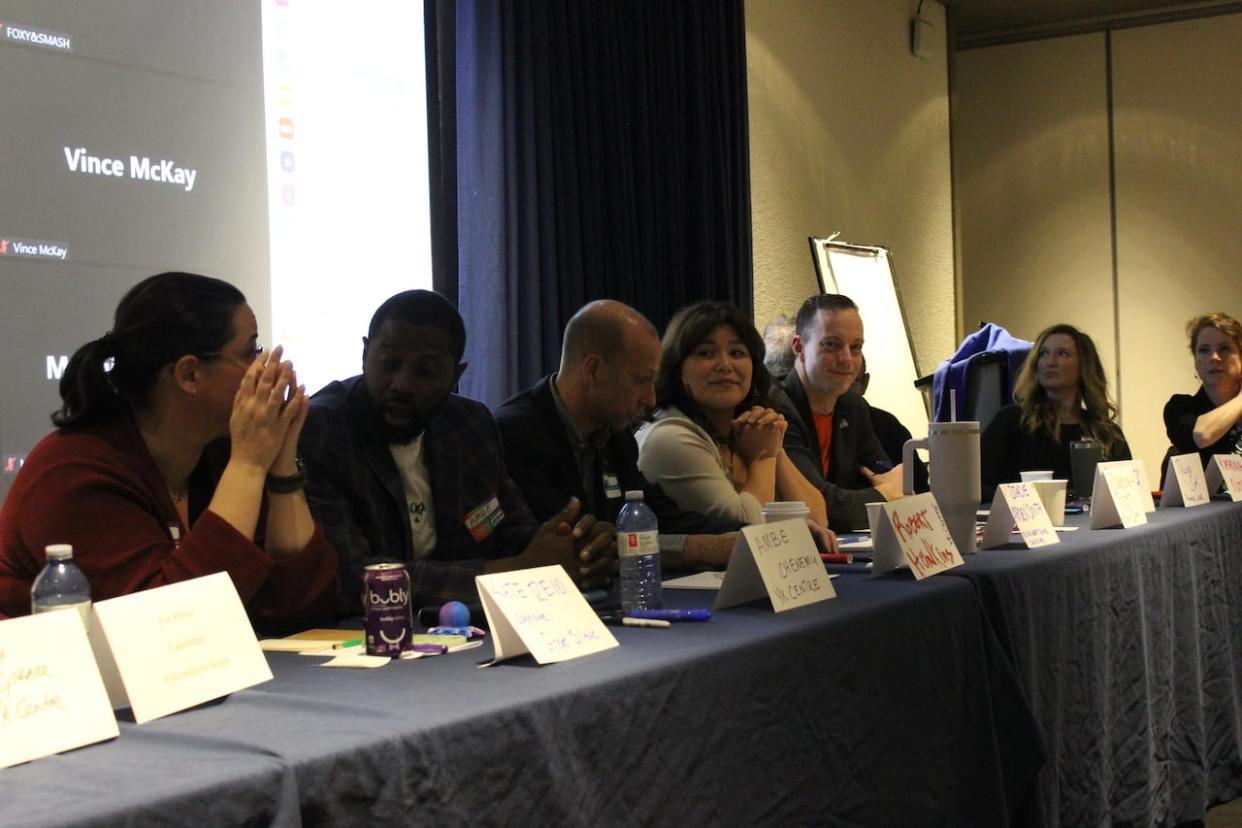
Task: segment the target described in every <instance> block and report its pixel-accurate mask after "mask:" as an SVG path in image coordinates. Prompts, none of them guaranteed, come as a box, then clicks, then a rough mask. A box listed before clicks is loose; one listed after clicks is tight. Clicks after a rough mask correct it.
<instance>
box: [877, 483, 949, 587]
mask: <svg viewBox="0 0 1242 828" xmlns="http://www.w3.org/2000/svg"><path fill="white" fill-rule="evenodd" d="M884 516H885V517H886V518H887V519H888V523H889V526H891V527H892V530H893V535H894V536H895V537H896V538H897V545H898V547H900V549H901V553H902V555H903V556H905V559H906V563H908V564H910V569H911V571H913V572H914V577H915V579H916V580H919V581H921V580H923V579H924V578H927V577H929V576H931V575H935V574H936V573H938V572H944V571H945V570H946V569H952V568H953V567H955V566H961V565H962V564H963V563H965V561H963V560H962V555H961V553H960V552H958V551H957V544H955V543H954V542H953V536H952V535H950V534H949V525H948V524H947V523H945V520H944V515H943V514H942V513H941V511H940V506H939V505H938V504H937V503H936V498H935V497H934V496H933V495H932V494H931V493H930V492H925V493H923V494H919V495H911V496H910V497H903V498H901V499H900V500H890V501H889V502H888V503H885V504H884Z"/></svg>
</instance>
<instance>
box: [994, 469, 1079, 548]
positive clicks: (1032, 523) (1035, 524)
mask: <svg viewBox="0 0 1242 828" xmlns="http://www.w3.org/2000/svg"><path fill="white" fill-rule="evenodd" d="M1014 526H1017V527H1018V533H1019V534H1020V535H1021V536H1022V540H1024V541H1026V545H1027V547H1028V548H1030V549H1035V548H1036V547H1040V546H1049V545H1051V544H1054V543H1060V542H1061V539H1060V538H1058V537H1057V530H1056V528H1055V527H1054V526H1053V525H1052V520H1051V519H1050V518H1049V517H1048V511H1047V510H1046V509H1044V503H1043V501H1042V500H1040V499H1039V492H1037V491H1035V487H1034V486H1032V485H1031V484H1030V483H1002V484H1000V485H999V486H997V487H996V494H995V495H993V496H992V508H991V509H989V510H988V522H987V524H986V525H985V526H984V527H983V542H982V543H980V544H979V546H980V548H982V549H992V548H994V547H997V546H1002V545H1004V544H1006V543H1009V534H1010V532H1012V531H1013V528H1014Z"/></svg>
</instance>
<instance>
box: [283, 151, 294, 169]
mask: <svg viewBox="0 0 1242 828" xmlns="http://www.w3.org/2000/svg"><path fill="white" fill-rule="evenodd" d="M280 168H281V169H282V170H284V171H285V172H287V173H291V172H293V153H291V152H289V150H285V151H284V152H282V153H281V154H280Z"/></svg>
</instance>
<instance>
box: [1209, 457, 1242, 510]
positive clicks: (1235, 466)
mask: <svg viewBox="0 0 1242 828" xmlns="http://www.w3.org/2000/svg"><path fill="white" fill-rule="evenodd" d="M1206 476H1207V487H1208V493H1209V494H1216V492H1218V491H1220V487H1221V486H1222V485H1223V486H1224V487H1225V491H1227V492H1228V493H1229V497H1230V499H1231V500H1234V501H1238V500H1242V457H1239V456H1238V455H1236V454H1213V455H1212V459H1211V460H1210V461H1209V462H1208V466H1207V472H1206Z"/></svg>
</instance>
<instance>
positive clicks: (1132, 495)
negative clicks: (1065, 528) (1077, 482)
mask: <svg viewBox="0 0 1242 828" xmlns="http://www.w3.org/2000/svg"><path fill="white" fill-rule="evenodd" d="M1134 469H1135V467H1134V464H1133V463H1131V462H1130V461H1129V460H1114V461H1112V462H1109V463H1100V464H1099V465H1097V466H1096V467H1095V483H1094V485H1093V486H1092V487H1091V528H1092V529H1106V528H1109V527H1113V526H1118V525H1120V526H1122V527H1123V528H1125V529H1129V528H1130V527H1132V526H1142V525H1143V524H1144V523H1146V522H1147V503H1148V502H1150V500H1151V493H1150V492H1144V491H1143V489H1142V484H1141V483H1140V482H1139V476H1138V475H1137V474H1136V473H1135V470H1134Z"/></svg>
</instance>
